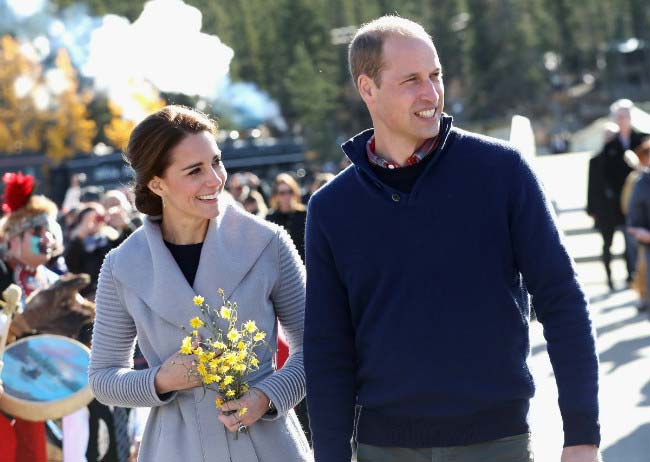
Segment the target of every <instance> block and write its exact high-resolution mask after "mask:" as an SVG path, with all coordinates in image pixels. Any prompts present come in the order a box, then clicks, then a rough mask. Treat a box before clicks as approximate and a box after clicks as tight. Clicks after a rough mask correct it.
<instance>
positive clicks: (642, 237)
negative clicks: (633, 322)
mask: <svg viewBox="0 0 650 462" xmlns="http://www.w3.org/2000/svg"><path fill="white" fill-rule="evenodd" d="M635 153H636V154H637V155H638V156H639V161H640V164H641V165H642V166H643V168H642V169H641V171H640V173H639V174H638V175H637V179H636V181H634V183H633V184H632V192H631V195H630V200H629V202H628V207H627V231H628V233H630V235H632V236H633V237H634V239H636V240H637V242H638V243H639V257H638V260H637V274H636V275H635V278H634V283H633V287H634V289H635V290H636V291H637V292H638V293H639V299H640V300H639V303H638V305H637V308H638V310H639V311H642V312H647V311H649V310H650V274H649V273H650V272H649V271H648V260H650V251H649V250H648V246H649V245H650V170H649V169H650V136H647V135H646V136H644V137H643V138H641V140H640V143H639V146H637V147H636V149H635Z"/></svg>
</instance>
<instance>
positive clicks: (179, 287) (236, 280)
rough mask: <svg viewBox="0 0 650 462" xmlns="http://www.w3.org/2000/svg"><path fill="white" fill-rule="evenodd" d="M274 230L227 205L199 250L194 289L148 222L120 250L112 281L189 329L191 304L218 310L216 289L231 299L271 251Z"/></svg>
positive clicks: (157, 229)
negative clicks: (202, 303) (198, 299)
mask: <svg viewBox="0 0 650 462" xmlns="http://www.w3.org/2000/svg"><path fill="white" fill-rule="evenodd" d="M274 235H275V229H274V228H273V227H272V226H271V225H268V224H266V223H265V222H262V221H261V220H259V219H257V218H255V217H253V216H252V215H250V214H248V213H246V212H244V211H243V210H240V209H239V207H237V206H234V205H226V206H225V207H224V210H223V211H222V213H220V214H219V216H218V217H217V218H215V219H213V220H211V221H210V224H209V226H208V231H207V233H206V236H205V241H204V242H203V247H202V249H201V257H200V261H199V267H198V269H197V272H196V277H195V279H194V286H193V287H190V285H189V284H188V282H187V280H186V279H185V276H184V275H183V273H182V272H181V270H180V268H179V267H178V265H177V264H176V261H175V260H174V257H173V256H172V254H171V253H170V252H169V249H168V248H167V246H166V245H165V243H164V242H163V239H162V233H161V230H160V225H159V224H158V222H157V221H155V220H153V219H151V218H149V217H147V218H145V220H144V224H143V227H142V229H140V230H139V231H138V232H136V233H134V234H133V235H132V236H131V237H132V238H133V239H131V238H130V239H128V240H127V241H125V242H124V244H123V245H122V246H120V248H119V250H118V255H116V256H115V263H114V268H113V276H114V277H115V278H116V279H117V280H118V281H119V282H120V284H122V285H124V286H126V287H128V288H130V289H131V290H133V291H134V292H135V293H136V294H137V295H138V296H139V297H140V298H141V299H142V300H143V301H144V302H145V303H146V304H147V305H148V306H149V308H150V309H151V310H152V311H154V312H156V313H157V314H158V315H159V316H160V317H162V318H164V319H165V320H166V321H168V322H170V323H172V324H174V325H175V326H179V327H180V326H186V325H187V323H188V321H189V317H188V310H187V309H185V308H190V307H191V306H192V298H193V297H194V296H195V295H201V296H203V297H204V298H205V301H206V303H208V304H209V305H210V306H220V305H221V297H220V296H219V295H218V294H217V289H219V288H222V289H223V290H224V292H225V295H226V297H230V296H231V295H232V293H233V292H234V291H235V289H236V288H237V287H238V286H239V284H240V283H241V281H242V280H243V279H244V277H245V276H246V275H247V274H248V272H249V271H250V270H251V268H252V267H253V265H254V264H255V262H256V261H257V259H258V258H259V257H260V255H261V254H262V252H263V251H264V249H265V248H266V247H267V246H268V245H269V243H270V242H271V240H272V239H273V236H274Z"/></svg>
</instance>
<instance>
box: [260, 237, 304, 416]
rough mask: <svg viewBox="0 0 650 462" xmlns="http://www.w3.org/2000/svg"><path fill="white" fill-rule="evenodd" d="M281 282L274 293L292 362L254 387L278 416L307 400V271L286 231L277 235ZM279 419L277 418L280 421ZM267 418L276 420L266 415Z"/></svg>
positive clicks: (277, 284) (273, 298) (273, 296)
mask: <svg viewBox="0 0 650 462" xmlns="http://www.w3.org/2000/svg"><path fill="white" fill-rule="evenodd" d="M276 245H277V248H278V264H279V275H280V276H279V278H278V281H277V283H276V285H275V287H274V288H273V291H272V293H271V298H272V300H273V306H274V308H275V313H276V316H277V318H278V320H279V321H280V325H281V326H282V328H283V329H284V332H285V334H286V337H287V341H288V343H289V358H288V359H287V361H286V362H285V363H284V366H283V367H282V369H280V370H278V371H277V372H275V373H273V374H272V375H270V376H269V377H267V378H266V379H264V380H262V381H261V382H260V383H258V384H256V385H255V387H256V388H259V389H260V390H262V391H263V392H264V393H266V395H267V396H268V397H269V398H270V399H271V401H272V402H273V404H274V405H275V407H276V409H277V411H278V413H277V416H280V415H283V414H285V413H287V412H288V411H289V410H291V409H292V408H293V407H294V406H295V405H296V404H298V403H299V402H300V400H302V399H303V398H304V396H305V370H304V368H303V352H302V337H303V329H304V319H305V280H306V278H305V268H304V266H303V264H302V261H301V259H300V255H299V254H298V251H297V250H296V246H295V245H294V244H293V241H292V240H291V238H290V237H289V235H288V234H287V232H286V231H285V230H284V229H280V230H279V231H278V235H277V238H276ZM277 416H275V417H276V418H277ZM266 418H267V419H268V418H273V417H272V415H267V416H266Z"/></svg>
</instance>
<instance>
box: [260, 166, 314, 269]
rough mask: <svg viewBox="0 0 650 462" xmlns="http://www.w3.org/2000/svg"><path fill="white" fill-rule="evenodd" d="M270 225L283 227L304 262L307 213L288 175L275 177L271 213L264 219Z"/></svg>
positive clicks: (295, 184) (297, 188)
mask: <svg viewBox="0 0 650 462" xmlns="http://www.w3.org/2000/svg"><path fill="white" fill-rule="evenodd" d="M266 219H267V220H269V221H270V222H272V223H276V224H278V225H280V226H282V227H284V228H285V229H286V230H287V231H288V232H289V236H291V239H292V240H293V243H294V244H295V245H296V247H297V248H298V253H299V254H300V258H301V259H302V261H303V262H304V261H305V221H306V219H307V212H306V209H305V206H304V205H303V203H302V195H301V194H300V187H299V186H298V183H297V182H296V180H294V178H293V177H292V176H291V175H290V174H288V173H280V174H279V175H278V176H276V177H275V182H274V183H273V193H272V195H271V211H270V212H269V214H268V215H267V217H266Z"/></svg>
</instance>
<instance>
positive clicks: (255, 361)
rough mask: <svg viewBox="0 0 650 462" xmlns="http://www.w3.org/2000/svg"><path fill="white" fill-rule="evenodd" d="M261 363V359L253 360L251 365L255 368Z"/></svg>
mask: <svg viewBox="0 0 650 462" xmlns="http://www.w3.org/2000/svg"><path fill="white" fill-rule="evenodd" d="M259 363H260V361H259V359H257V358H253V359H251V364H252V365H253V366H258V365H259Z"/></svg>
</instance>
